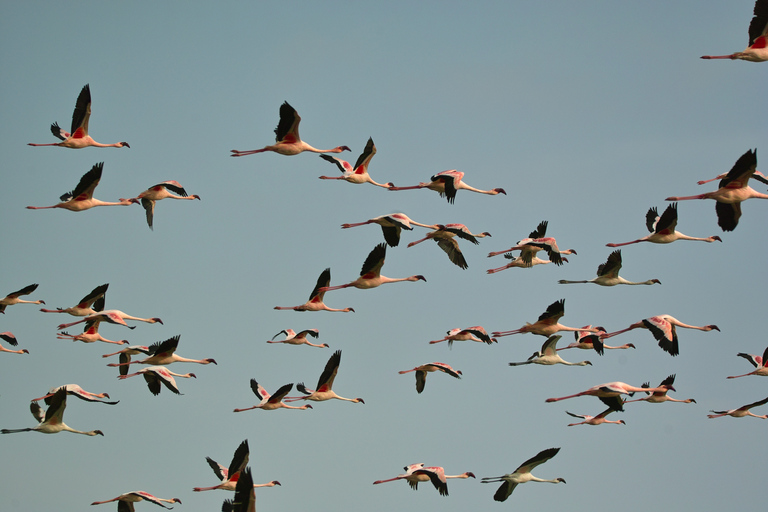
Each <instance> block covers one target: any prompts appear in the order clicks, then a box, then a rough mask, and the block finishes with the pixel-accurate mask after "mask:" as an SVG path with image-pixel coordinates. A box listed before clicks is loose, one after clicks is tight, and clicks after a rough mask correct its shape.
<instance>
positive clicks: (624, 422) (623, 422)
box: [619, 420, 627, 425]
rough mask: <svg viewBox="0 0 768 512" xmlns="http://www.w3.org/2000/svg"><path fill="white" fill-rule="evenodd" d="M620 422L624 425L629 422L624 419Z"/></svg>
mask: <svg viewBox="0 0 768 512" xmlns="http://www.w3.org/2000/svg"><path fill="white" fill-rule="evenodd" d="M619 423H621V424H622V425H626V424H627V422H626V421H624V420H619Z"/></svg>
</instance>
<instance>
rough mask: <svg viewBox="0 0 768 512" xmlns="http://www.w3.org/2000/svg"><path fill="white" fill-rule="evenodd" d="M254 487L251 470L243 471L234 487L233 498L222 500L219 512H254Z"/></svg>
mask: <svg viewBox="0 0 768 512" xmlns="http://www.w3.org/2000/svg"><path fill="white" fill-rule="evenodd" d="M254 487H257V486H255V485H253V475H252V474H251V468H245V469H243V470H242V472H241V473H240V478H238V480H237V484H236V485H235V497H234V498H233V499H231V500H224V503H222V504H221V512H256V493H255V492H254V490H253V489H254Z"/></svg>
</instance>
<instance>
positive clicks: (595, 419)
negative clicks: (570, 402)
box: [565, 407, 627, 427]
mask: <svg viewBox="0 0 768 512" xmlns="http://www.w3.org/2000/svg"><path fill="white" fill-rule="evenodd" d="M615 410H616V409H613V408H612V407H609V408H607V409H606V410H604V411H603V412H601V413H600V414H598V415H597V416H590V415H588V414H573V413H572V412H568V411H565V414H567V415H568V416H573V417H574V418H582V419H583V420H584V421H580V422H578V423H569V424H568V426H569V427H575V426H576V425H602V424H603V423H615V424H617V425H618V424H621V425H626V424H627V423H626V422H625V421H624V420H609V419H606V416H608V415H609V414H611V413H612V412H614V411H615Z"/></svg>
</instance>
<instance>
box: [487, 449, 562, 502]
mask: <svg viewBox="0 0 768 512" xmlns="http://www.w3.org/2000/svg"><path fill="white" fill-rule="evenodd" d="M559 451H560V448H548V449H546V450H542V451H540V452H539V453H537V454H536V455H534V456H533V457H531V458H530V459H528V460H527V461H525V462H523V463H522V464H521V465H520V467H518V468H517V469H516V470H515V471H514V472H513V473H509V474H506V475H502V476H497V477H488V478H483V479H482V480H481V482H482V483H484V484H489V483H492V482H502V484H501V486H500V487H499V488H498V489H497V490H496V493H495V494H494V495H493V499H494V500H496V501H505V500H506V499H507V498H509V495H510V494H512V491H514V490H515V487H517V485H518V484H524V483H526V482H549V483H552V484H559V483H560V482H562V483H565V480H564V479H562V478H555V479H554V480H544V479H541V478H536V477H535V476H533V475H532V474H531V471H532V470H533V469H534V468H535V467H536V466H538V465H540V464H544V463H545V462H547V461H548V460H549V459H551V458H552V457H554V456H555V455H557V452H559Z"/></svg>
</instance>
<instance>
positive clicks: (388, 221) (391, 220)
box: [341, 213, 437, 247]
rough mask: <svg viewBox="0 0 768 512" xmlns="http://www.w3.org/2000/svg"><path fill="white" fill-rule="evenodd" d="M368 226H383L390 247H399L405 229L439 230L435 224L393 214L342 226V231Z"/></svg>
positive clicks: (385, 238) (401, 214) (382, 229)
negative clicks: (419, 227)
mask: <svg viewBox="0 0 768 512" xmlns="http://www.w3.org/2000/svg"><path fill="white" fill-rule="evenodd" d="M366 224H378V225H379V226H381V231H382V232H383V233H384V240H386V241H387V243H388V244H389V246H390V247H397V245H398V244H399V243H400V232H401V231H402V230H403V229H406V230H408V231H412V230H413V228H412V227H411V224H413V225H414V226H421V227H423V228H430V229H437V225H435V224H422V223H420V222H416V221H415V220H413V219H411V218H410V217H408V216H407V215H406V214H404V213H391V214H389V215H380V216H378V217H374V218H372V219H368V220H367V221H365V222H357V223H354V224H342V225H341V228H342V229H348V228H354V227H357V226H364V225H366Z"/></svg>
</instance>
